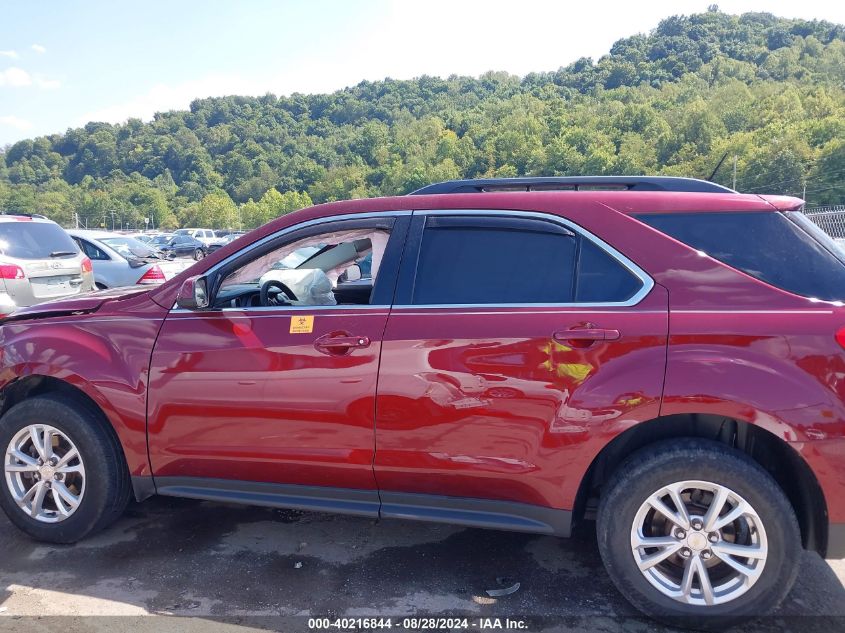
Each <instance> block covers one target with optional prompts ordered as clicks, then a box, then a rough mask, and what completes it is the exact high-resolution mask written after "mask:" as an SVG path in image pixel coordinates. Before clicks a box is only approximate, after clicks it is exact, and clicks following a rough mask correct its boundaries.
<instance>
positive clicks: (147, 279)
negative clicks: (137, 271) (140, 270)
mask: <svg viewBox="0 0 845 633" xmlns="http://www.w3.org/2000/svg"><path fill="white" fill-rule="evenodd" d="M164 281H166V280H165V278H164V273H163V272H161V268H159V266H158V264H156V265H155V266H150V267H149V269H147V272H145V273H144V274H143V275H142V276H141V278H140V279H139V280H138V283H139V284H160V283H162V282H164Z"/></svg>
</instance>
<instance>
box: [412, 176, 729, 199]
mask: <svg viewBox="0 0 845 633" xmlns="http://www.w3.org/2000/svg"><path fill="white" fill-rule="evenodd" d="M579 189H624V190H626V191H678V192H679V191H689V192H696V193H736V192H735V191H734V190H733V189H728V188H727V187H723V186H722V185H717V184H716V183H715V182H709V181H707V180H698V179H697V178H675V177H673V176H550V177H548V178H544V177H539V178H533V177H532V178H478V179H475V180H447V181H446V182H438V183H435V184H432V185H427V186H425V187H423V188H422V189H417V190H416V191H412V192H411V193H410V194H408V195H412V196H421V195H428V194H437V193H482V192H487V191H490V192H492V191H559V190H575V191H577V190H579Z"/></svg>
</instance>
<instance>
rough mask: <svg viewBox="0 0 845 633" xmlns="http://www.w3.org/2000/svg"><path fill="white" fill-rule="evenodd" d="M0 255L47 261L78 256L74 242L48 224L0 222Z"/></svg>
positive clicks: (56, 226)
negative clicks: (52, 258)
mask: <svg viewBox="0 0 845 633" xmlns="http://www.w3.org/2000/svg"><path fill="white" fill-rule="evenodd" d="M0 254H2V255H6V256H7V257H13V258H15V259H49V258H50V257H73V256H75V255H77V254H79V249H78V248H77V246H76V243H75V242H74V241H73V240H72V239H71V237H70V235H68V234H67V233H65V231H64V229H62V227H60V226H59V225H58V224H53V223H52V222H33V221H15V222H0Z"/></svg>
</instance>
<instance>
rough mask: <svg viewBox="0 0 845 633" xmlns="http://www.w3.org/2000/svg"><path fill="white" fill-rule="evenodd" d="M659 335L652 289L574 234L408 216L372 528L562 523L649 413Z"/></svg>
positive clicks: (383, 384)
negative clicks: (604, 452)
mask: <svg viewBox="0 0 845 633" xmlns="http://www.w3.org/2000/svg"><path fill="white" fill-rule="evenodd" d="M667 327H668V320H667V295H666V291H665V289H663V288H662V287H660V286H656V285H654V283H653V282H652V281H651V279H649V278H648V276H647V275H645V273H643V272H642V271H641V270H640V269H639V268H637V267H636V266H635V265H634V264H633V263H632V262H630V261H628V260H627V259H625V258H624V257H623V256H621V254H619V253H616V252H615V251H613V250H612V249H610V248H609V247H607V245H606V244H604V243H603V242H601V240H598V239H596V238H595V237H593V236H589V235H587V234H586V233H585V232H584V231H582V230H581V229H580V228H579V227H577V226H575V225H573V224H570V223H567V222H565V221H564V222H561V221H559V220H555V219H553V218H547V217H543V216H539V215H537V214H519V213H495V214H490V213H485V212H481V211H479V212H476V213H474V214H473V213H472V212H463V213H462V212H449V213H446V212H417V213H416V214H415V217H414V222H413V224H412V229H411V232H410V234H409V238H408V246H407V247H406V256H405V258H404V259H403V265H402V270H401V272H400V279H399V288H398V289H397V296H396V301H395V305H394V308H393V310H392V312H391V315H390V319H389V322H388V325H387V330H386V332H385V337H384V343H383V345H382V361H381V373H380V377H379V395H378V400H377V425H376V427H377V431H376V440H377V441H376V446H377V450H376V459H375V471H376V478H377V479H378V482H379V486H380V489H381V494H382V501H383V507H382V513H383V515H385V516H426V515H428V516H432V515H436V514H439V515H440V516H449V517H450V518H451V519H452V520H461V521H464V522H469V523H476V524H484V523H485V522H491V521H492V522H498V524H499V525H503V526H507V525H508V521H523V520H524V519H525V516H524V515H525V512H524V510H520V509H518V508H524V506H513V505H508V504H513V503H517V504H532V505H533V506H544V507H548V508H557V509H564V510H570V509H571V508H572V503H573V500H574V498H575V494H576V491H577V488H578V485H579V483H580V481H581V475H582V474H583V473H584V471H585V470H586V469H587V467H588V466H589V464H590V461H591V460H592V458H593V456H594V455H595V454H596V453H597V452H598V450H599V449H600V447H601V446H603V445H604V443H606V441H607V438H608V437H609V436H612V435H614V434H616V433H618V431H619V430H620V429H622V428H626V426H627V425H630V424H633V423H635V422H637V421H641V420H646V419H651V418H653V417H656V416H657V415H658V412H659V403H660V395H661V390H662V385H663V374H664V367H665V359H666V336H667ZM473 500H474V501H473ZM477 500H492V501H495V502H499V505H498V506H497V505H496V504H493V505H491V504H489V503H485V504H479V503H478V502H477ZM470 501H472V502H470ZM501 503H504V504H505V505H501ZM508 508H509V509H508ZM514 508H517V509H516V510H514ZM511 511H513V512H512V514H521V515H522V516H521V517H520V518H517V519H514V518H513V517H511V518H508V519H503V518H502V516H503V513H504V514H507V513H508V512H511ZM467 517H470V518H467ZM472 517H474V518H472ZM485 517H487V518H485ZM532 520H534V519H532ZM540 520H541V521H545V520H546V519H545V518H542V517H541V519H540ZM511 525H513V524H511ZM521 529H537V530H540V531H542V530H546V529H552V530H555V531H559V529H558V528H557V527H555V526H551V527H548V526H546V525H535V526H533V527H530V526H529V527H527V526H526V525H524V524H522V525H521ZM564 529H565V528H564Z"/></svg>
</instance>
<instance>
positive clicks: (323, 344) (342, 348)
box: [314, 332, 370, 355]
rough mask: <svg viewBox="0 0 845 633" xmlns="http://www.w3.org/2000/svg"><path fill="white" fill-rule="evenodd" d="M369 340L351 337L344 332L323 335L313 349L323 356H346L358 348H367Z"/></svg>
mask: <svg viewBox="0 0 845 633" xmlns="http://www.w3.org/2000/svg"><path fill="white" fill-rule="evenodd" d="M369 346H370V339H369V338H368V337H366V336H353V335H351V334H347V333H346V332H341V333H330V334H324V335H323V336H321V337H320V338H318V339H317V340H316V341H314V347H315V348H317V351H320V352H323V353H324V354H341V355H342V354H348V353H349V352H351V351H352V350H353V349H356V348H359V347H369Z"/></svg>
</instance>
